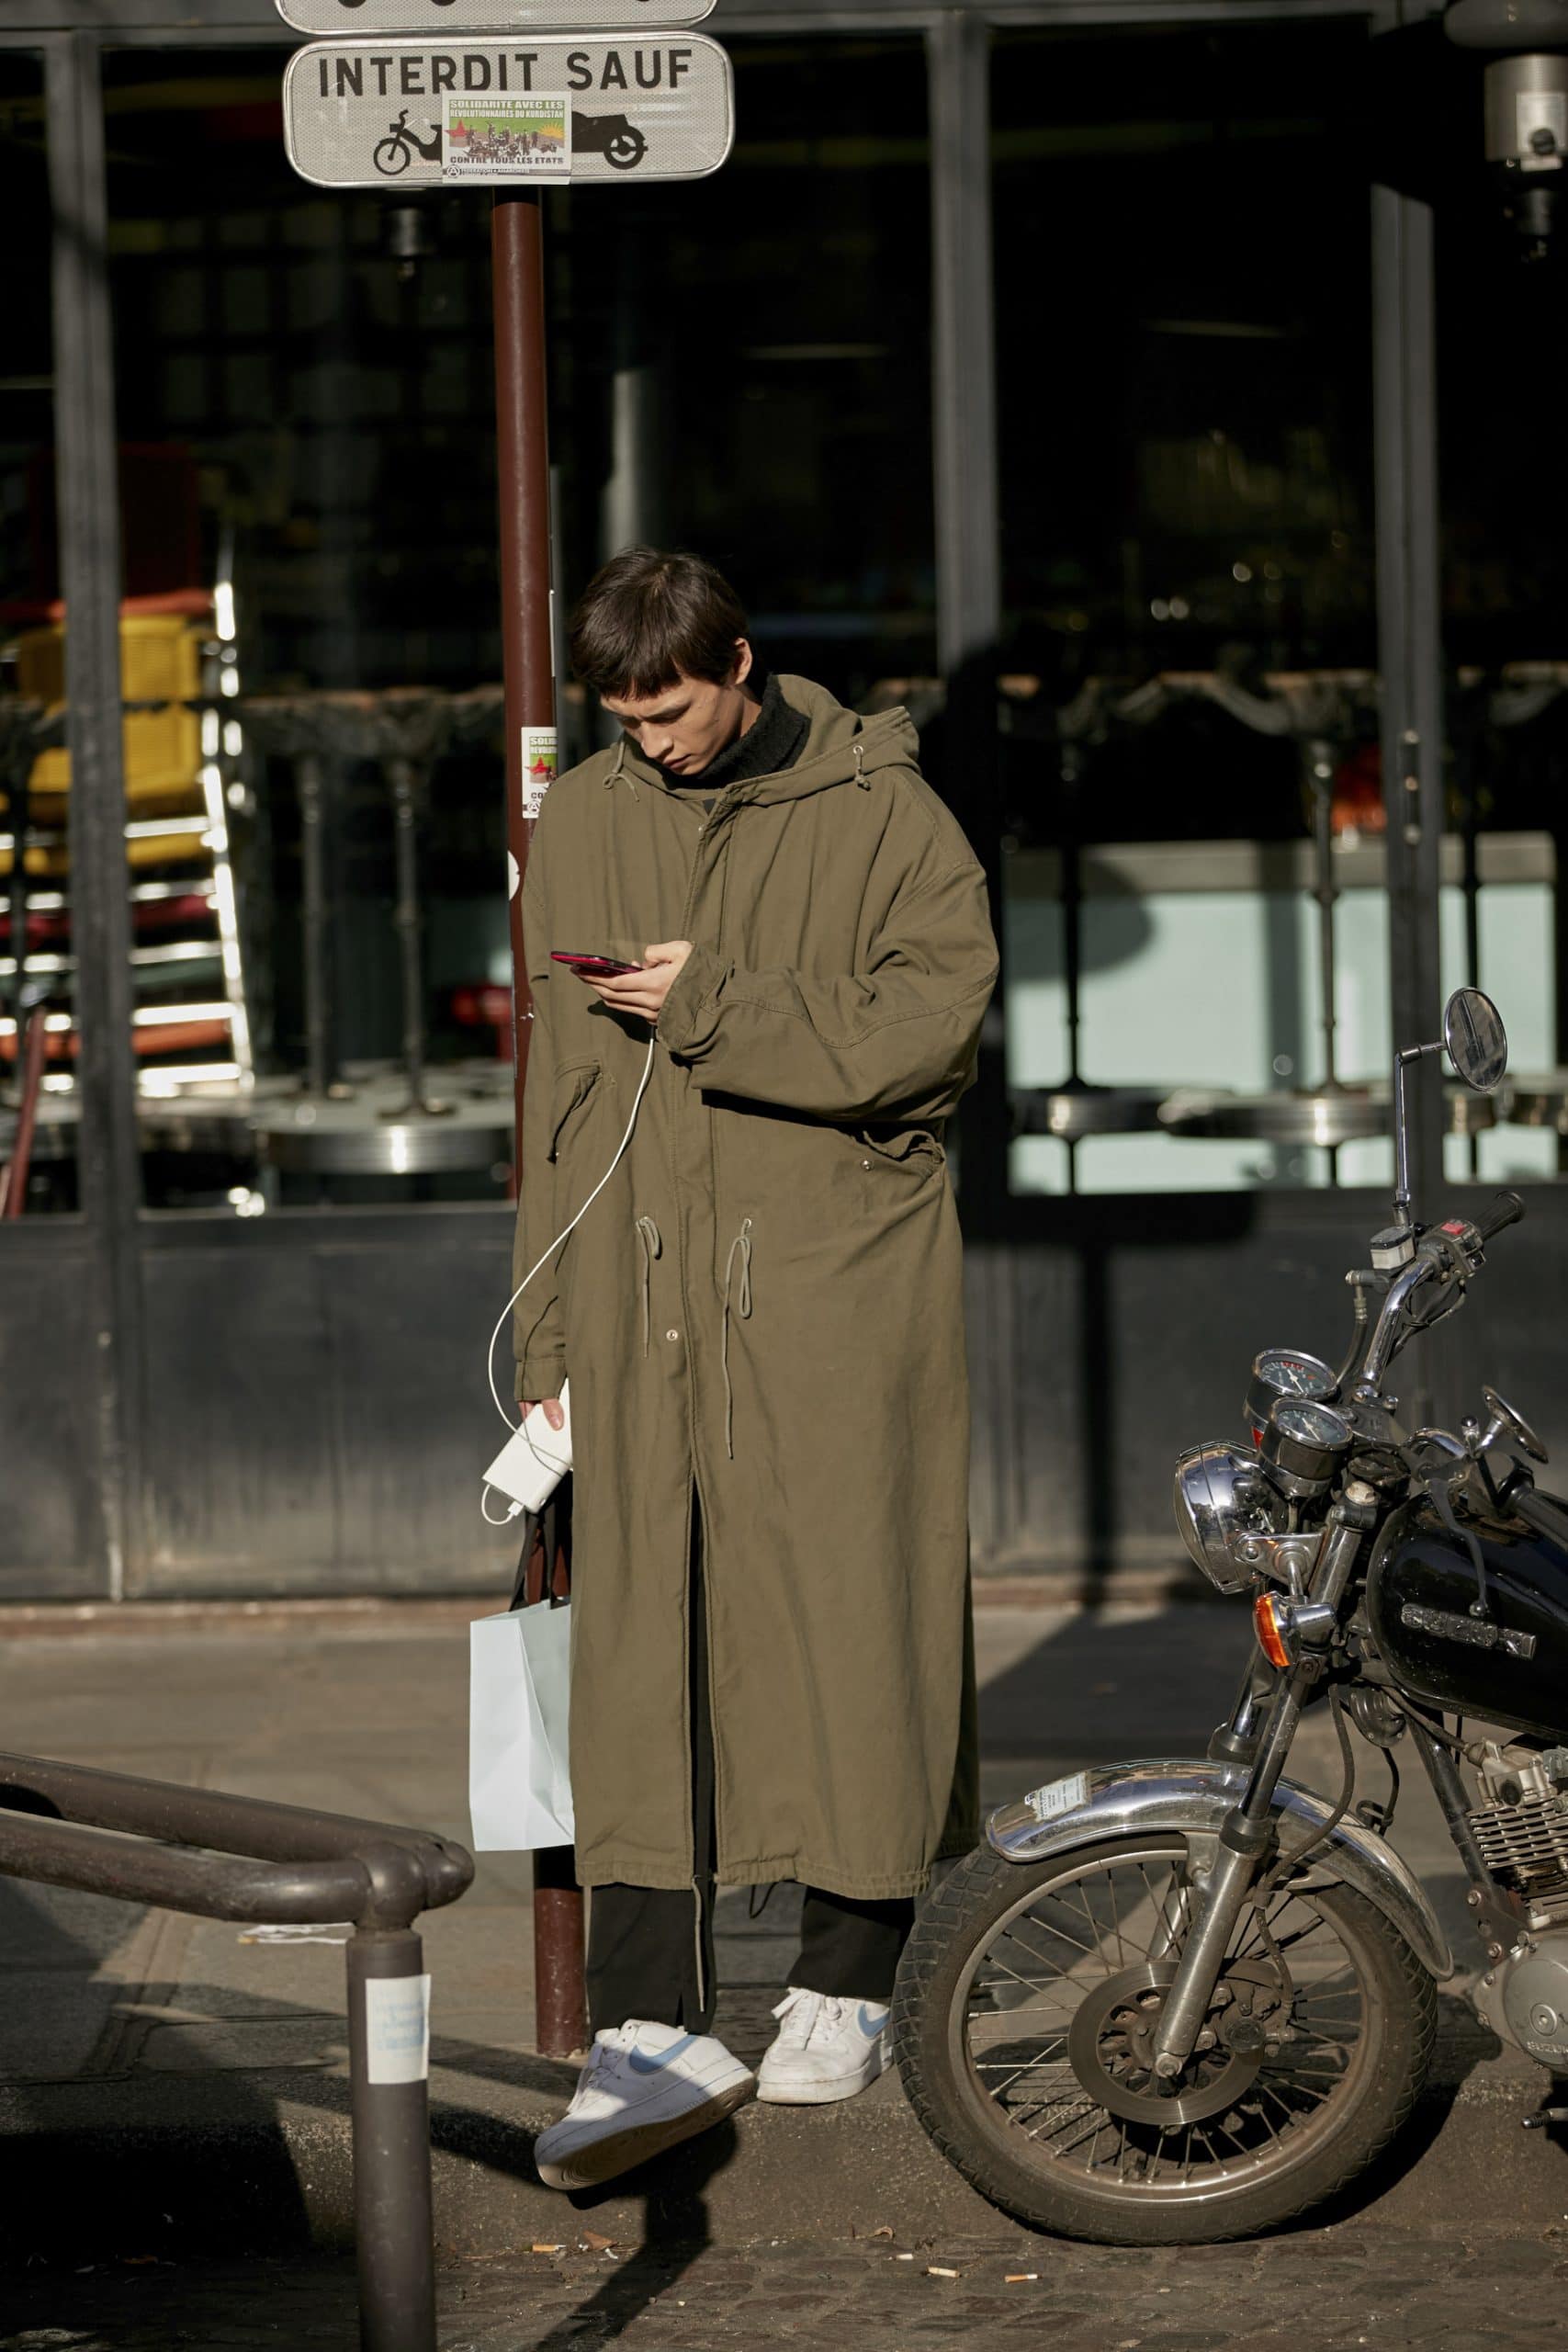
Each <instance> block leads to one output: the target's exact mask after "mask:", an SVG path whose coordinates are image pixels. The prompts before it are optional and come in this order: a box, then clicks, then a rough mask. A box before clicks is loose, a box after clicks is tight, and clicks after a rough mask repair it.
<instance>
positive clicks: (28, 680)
mask: <svg viewBox="0 0 1568 2352" xmlns="http://www.w3.org/2000/svg"><path fill="white" fill-rule="evenodd" d="M0 208H3V216H0V217H4V218H5V219H6V220H8V221H11V222H13V223H17V224H25V233H24V234H17V235H16V236H14V237H13V238H12V240H11V243H10V249H9V252H8V254H7V263H6V324H5V335H4V356H0V1166H4V1165H5V1164H6V1162H7V1161H8V1160H9V1159H11V1157H12V1154H13V1152H14V1149H15V1146H16V1140H17V1128H18V1125H21V1126H22V1127H23V1129H24V1133H25V1131H26V1129H27V1126H28V1124H29V1123H30V1124H31V1129H32V1139H31V1145H30V1149H29V1151H28V1177H27V1180H26V1182H25V1185H24V1186H23V1187H22V1197H23V1198H24V1200H25V1204H26V1208H27V1213H28V1215H29V1216H32V1215H35V1214H37V1213H38V1212H39V1211H41V1210H49V1209H53V1210H60V1209H68V1208H72V1207H73V1206H74V1205H75V1166H74V1159H75V1155H74V1148H73V1113H74V1098H73V1089H72V1081H71V1069H72V1061H73V1032H72V981H71V905H70V867H69V856H68V852H67V843H66V838H65V812H66V805H67V802H66V792H65V786H66V780H67V775H68V764H69V763H68V760H67V755H66V752H65V749H64V742H65V733H64V726H65V711H64V691H65V689H64V677H63V672H62V652H61V633H60V611H59V605H58V601H57V600H58V597H59V594H60V579H59V566H58V560H57V551H56V548H55V544H54V414H53V400H54V345H53V334H52V322H51V315H50V222H51V208H50V195H49V180H48V174H47V169H46V161H45V130H44V104H43V63H42V61H41V59H39V58H38V57H35V56H31V55H28V54H27V53H26V52H23V51H17V50H0ZM18 836H19V838H20V854H19V858H18ZM18 864H19V866H20V873H19V874H18V870H17V868H18ZM18 1039H20V1044H19V1045H18ZM24 1103H26V1104H27V1105H28V1110H27V1113H26V1114H25V1115H24ZM10 1181H11V1180H10V1179H9V1178H8V1177H0V1184H7V1185H8V1184H9V1182H10ZM17 1182H20V1178H19V1177H18V1179H17Z"/></svg>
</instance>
